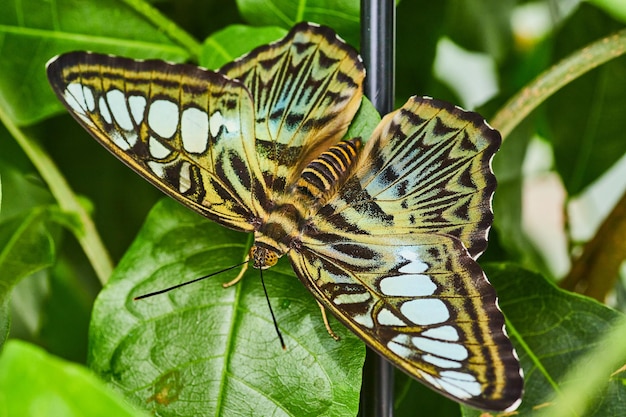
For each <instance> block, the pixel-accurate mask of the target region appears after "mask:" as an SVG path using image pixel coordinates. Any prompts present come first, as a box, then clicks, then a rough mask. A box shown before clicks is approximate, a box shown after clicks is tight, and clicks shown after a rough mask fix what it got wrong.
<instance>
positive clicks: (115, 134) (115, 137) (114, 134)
mask: <svg viewBox="0 0 626 417" xmlns="http://www.w3.org/2000/svg"><path fill="white" fill-rule="evenodd" d="M108 134H109V137H110V138H111V142H113V143H114V144H115V145H117V147H118V148H120V149H121V150H123V151H127V150H129V149H130V145H129V144H128V141H127V140H126V138H125V137H124V136H122V133H121V132H120V131H119V130H115V129H111V130H110V131H109V132H108Z"/></svg>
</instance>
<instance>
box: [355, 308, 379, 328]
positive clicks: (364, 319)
mask: <svg viewBox="0 0 626 417" xmlns="http://www.w3.org/2000/svg"><path fill="white" fill-rule="evenodd" d="M353 319H354V321H356V322H357V323H359V324H360V325H361V326H363V327H367V328H368V329H373V328H374V321H373V320H372V316H371V314H370V312H369V311H368V312H366V313H364V314H360V315H358V316H353Z"/></svg>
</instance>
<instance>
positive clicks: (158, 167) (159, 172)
mask: <svg viewBox="0 0 626 417" xmlns="http://www.w3.org/2000/svg"><path fill="white" fill-rule="evenodd" d="M148 167H149V168H150V169H151V170H152V172H154V175H156V176H157V177H158V178H161V179H163V178H165V165H164V164H161V163H159V162H154V161H148Z"/></svg>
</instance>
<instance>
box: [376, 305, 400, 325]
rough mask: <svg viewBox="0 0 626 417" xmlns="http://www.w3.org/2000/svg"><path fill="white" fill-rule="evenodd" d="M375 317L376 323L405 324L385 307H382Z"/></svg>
mask: <svg viewBox="0 0 626 417" xmlns="http://www.w3.org/2000/svg"><path fill="white" fill-rule="evenodd" d="M376 319H377V321H378V323H379V324H382V325H383V326H406V323H405V322H403V321H402V320H400V319H399V318H398V316H396V315H395V314H393V313H392V312H391V311H389V310H388V309H386V308H383V309H381V310H380V311H379V312H378V316H377V317H376Z"/></svg>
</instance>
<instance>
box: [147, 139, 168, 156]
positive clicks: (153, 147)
mask: <svg viewBox="0 0 626 417" xmlns="http://www.w3.org/2000/svg"><path fill="white" fill-rule="evenodd" d="M148 149H149V150H150V155H151V156H152V157H153V158H154V159H163V158H165V157H167V156H168V155H169V154H170V153H171V151H170V149H169V148H168V147H167V146H165V145H163V144H162V143H161V142H160V141H159V140H158V139H156V138H154V137H152V136H150V139H149V140H148Z"/></svg>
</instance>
